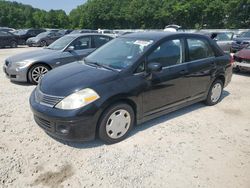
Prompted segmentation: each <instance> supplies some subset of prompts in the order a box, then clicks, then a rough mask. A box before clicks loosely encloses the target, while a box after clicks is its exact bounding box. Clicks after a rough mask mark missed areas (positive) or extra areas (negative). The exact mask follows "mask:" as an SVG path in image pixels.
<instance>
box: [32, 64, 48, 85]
mask: <svg viewBox="0 0 250 188" xmlns="http://www.w3.org/2000/svg"><path fill="white" fill-rule="evenodd" d="M48 71H49V70H48V68H47V67H44V66H37V67H35V68H34V69H33V71H32V73H31V77H32V80H34V82H36V83H38V82H39V81H40V79H41V78H42V76H43V75H44V74H46V73H47V72H48Z"/></svg>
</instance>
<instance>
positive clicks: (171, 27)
mask: <svg viewBox="0 0 250 188" xmlns="http://www.w3.org/2000/svg"><path fill="white" fill-rule="evenodd" d="M181 28H182V27H181V26H179V25H175V24H172V25H167V26H166V27H165V28H164V31H169V32H177V31H179V30H180V29H181Z"/></svg>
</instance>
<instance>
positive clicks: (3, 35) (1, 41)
mask: <svg viewBox="0 0 250 188" xmlns="http://www.w3.org/2000/svg"><path fill="white" fill-rule="evenodd" d="M17 45H18V37H17V36H15V35H14V34H12V33H10V32H8V31H1V30H0V47H1V48H2V47H11V48H16V47H17Z"/></svg>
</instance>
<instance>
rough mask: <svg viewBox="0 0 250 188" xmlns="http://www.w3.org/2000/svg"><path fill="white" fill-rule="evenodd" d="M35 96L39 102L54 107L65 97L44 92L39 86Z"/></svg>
mask: <svg viewBox="0 0 250 188" xmlns="http://www.w3.org/2000/svg"><path fill="white" fill-rule="evenodd" d="M35 98H36V101H37V102H38V103H40V104H42V105H45V106H49V107H54V106H55V105H56V104H57V103H59V102H60V101H61V100H62V99H63V98H64V97H59V96H53V95H47V94H44V93H42V92H41V91H40V90H39V89H38V87H37V88H36V91H35Z"/></svg>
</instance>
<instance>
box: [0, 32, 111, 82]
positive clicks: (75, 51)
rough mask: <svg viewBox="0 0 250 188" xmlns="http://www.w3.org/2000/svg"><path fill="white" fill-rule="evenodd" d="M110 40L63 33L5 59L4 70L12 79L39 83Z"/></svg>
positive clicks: (98, 35)
mask: <svg viewBox="0 0 250 188" xmlns="http://www.w3.org/2000/svg"><path fill="white" fill-rule="evenodd" d="M112 39H113V38H112V37H110V36H106V35H101V34H74V35H73V34H72V35H66V36H64V37H62V38H60V39H58V40H57V41H55V42H54V43H52V44H51V45H50V46H48V47H47V48H43V49H40V50H36V51H31V52H26V53H22V54H18V55H15V56H12V57H9V58H7V59H6V60H5V63H4V67H3V69H4V72H5V73H6V75H7V77H9V78H10V80H12V81H17V82H30V83H33V84H38V82H39V80H40V78H41V77H42V76H43V75H44V74H46V73H47V72H48V71H49V70H51V69H53V68H56V67H58V66H61V65H65V64H68V63H71V62H74V61H79V60H81V59H83V58H84V57H85V56H87V55H89V54H90V53H91V52H93V51H94V50H95V49H96V48H98V47H100V46H102V45H103V44H105V43H107V42H108V41H110V40H112Z"/></svg>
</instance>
